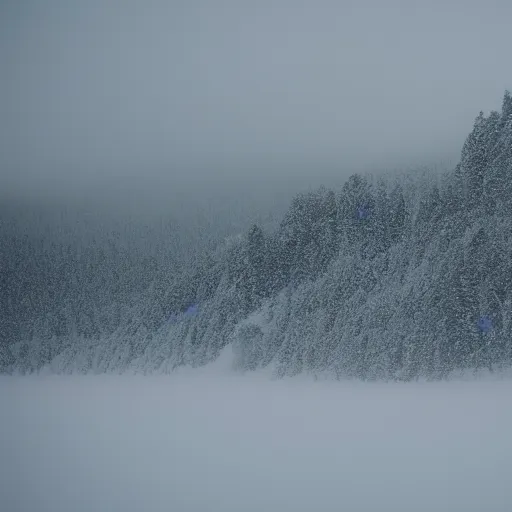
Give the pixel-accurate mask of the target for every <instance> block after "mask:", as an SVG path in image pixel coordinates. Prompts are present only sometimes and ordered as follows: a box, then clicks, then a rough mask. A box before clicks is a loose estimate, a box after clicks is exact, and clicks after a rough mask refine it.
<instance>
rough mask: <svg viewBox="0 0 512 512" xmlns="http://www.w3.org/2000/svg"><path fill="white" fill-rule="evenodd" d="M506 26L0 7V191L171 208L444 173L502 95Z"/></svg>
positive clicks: (112, 5) (496, 20) (295, 7)
mask: <svg viewBox="0 0 512 512" xmlns="http://www.w3.org/2000/svg"><path fill="white" fill-rule="evenodd" d="M511 19H512V3H510V2H509V1H488V2H474V1H462V0H459V1H456V2H453V1H452V2H449V1H448V2H447V1H443V2H440V1H433V2H428V3H427V2H414V1H408V2H397V1H388V2H385V3H383V2H380V1H376V0H374V1H371V2H360V1H358V2H355V1H354V2H350V1H342V2H291V1H290V0H289V1H287V2H283V1H281V2H272V4H268V3H260V2H244V3H241V2H236V3H235V2H224V1H217V2H207V1H195V2H171V1H169V2H157V1H145V2H134V1H123V2H120V1H119V2H114V1H112V2H108V3H107V2H104V1H99V0H93V1H89V2H72V1H69V2H61V1H57V0H48V1H45V2H37V1H28V0H26V1H21V2H18V1H4V2H2V3H1V5H0V65H1V69H2V73H1V78H0V80H1V82H0V84H1V85H0V87H1V94H0V107H1V112H2V116H1V119H0V135H1V137H0V138H1V141H0V150H1V151H0V152H1V155H0V173H1V175H0V178H1V182H2V187H1V189H2V192H3V194H4V196H5V194H6V193H7V194H8V195H9V196H11V197H19V196H20V195H21V196H23V197H34V196H40V195H44V194H49V193H50V194H51V195H52V197H63V196H65V195H69V194H75V195H76V194H78V195H87V193H90V194H91V195H94V194H97V193H98V191H99V190H103V191H105V190H112V191H117V192H118V194H117V201H121V202H122V197H123V195H126V197H130V198H132V199H133V198H134V197H135V195H134V194H139V192H140V190H141V187H142V185H143V186H144V191H145V192H144V193H143V194H142V195H140V196H139V199H140V198H143V199H142V201H145V202H147V204H151V203H152V202H154V200H155V197H159V198H160V200H161V201H165V200H166V198H167V197H168V196H167V194H168V193H170V190H174V193H175V194H176V196H175V197H178V195H179V197H180V200H181V201H182V202H183V201H187V200H188V199H190V198H192V197H193V196H194V194H199V196H198V197H200V196H201V194H200V193H199V192H198V191H200V190H201V189H202V190H203V194H208V193H212V192H211V191H212V190H214V191H216V192H215V193H217V192H219V191H223V194H226V193H229V191H230V190H232V191H233V193H235V191H238V192H236V193H239V192H240V190H242V189H243V188H245V189H248V188H251V187H253V186H254V187H255V186H256V185H258V187H259V188H258V190H261V196H263V195H264V194H265V193H266V192H268V191H269V190H273V193H275V190H279V191H284V190H290V189H293V188H295V187H300V186H302V185H303V184H304V183H306V182H312V181H313V182H314V181H315V180H317V181H319V182H320V181H322V179H323V178H322V177H323V176H327V175H329V176H333V175H336V176H342V177H346V176H348V175H349V174H350V173H352V172H353V171H354V170H375V171H379V170H382V169H390V168H398V167H400V168H405V167H408V166H418V165H431V164H433V163H439V162H443V163H448V164H451V163H452V162H453V163H455V162H456V160H457V157H458V154H459V152H460V148H461V145H462V143H463V141H464V138H465V136H466V134H467V133H468V132H469V130H470V129H471V126H472V123H473V120H474V118H475V117H476V115H477V114H478V111H479V110H480V109H482V110H484V111H488V110H491V109H497V108H499V106H500V101H501V98H502V95H503V91H504V89H506V88H507V87H508V88H510V87H511V85H512V73H511V70H510V66H508V65H507V62H508V61H509V57H510V55H509V50H510V47H511V44H512V37H511V35H510V30H509V29H510V20H511ZM278 183H279V184H280V188H279V187H278V188H277V189H275V188H274V187H275V186H276V184H278ZM318 184H320V183H318ZM130 190H131V192H129V191H130ZM176 191H179V194H177V192H176ZM107 195H108V194H107ZM144 198H145V199H144Z"/></svg>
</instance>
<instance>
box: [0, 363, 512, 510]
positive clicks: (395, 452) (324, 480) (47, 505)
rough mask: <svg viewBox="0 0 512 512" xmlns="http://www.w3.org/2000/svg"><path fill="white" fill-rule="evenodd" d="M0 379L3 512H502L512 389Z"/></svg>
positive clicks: (180, 377) (511, 506)
mask: <svg viewBox="0 0 512 512" xmlns="http://www.w3.org/2000/svg"><path fill="white" fill-rule="evenodd" d="M219 364H220V363H218V364H217V365H216V366H215V367H214V368H215V369H212V368H205V369H199V370H190V369H189V370H185V369H184V370H180V371H179V372H177V373H176V374H172V375H169V376H161V377H153V376H151V377H143V376H82V377H79V376H34V377H2V378H1V379H0V410H1V411H2V421H1V422H0V453H1V458H0V496H1V507H0V508H1V509H2V510H4V511H6V512H11V511H22V512H24V511H27V512H28V511H38V512H43V511H48V512H68V511H71V510H73V511H75V512H82V511H83V512H90V511H95V512H99V511H105V512H107V511H108V512H115V511H123V512H129V511H133V512H140V511H166V512H169V511H172V512H185V511H186V512H195V511H205V512H206V511H208V512H252V511H254V512H256V511H257V512H272V511H279V512H285V511H293V512H299V511H304V512H306V511H307V512H311V511H315V510H318V511H333V512H334V511H336V512H339V511H349V512H350V511H361V512H363V511H364V512H366V511H368V512H369V511H372V512H373V511H393V512H402V511H403V512H411V511H415V512H423V511H425V512H427V511H428V512H431V511H435V512H442V511H450V512H455V511H461V512H472V511H474V512H477V511H478V512H482V511H484V510H485V511H486V512H494V511H496V512H497V511H500V512H501V511H503V512H505V511H510V510H512V486H511V485H510V481H511V476H512V436H511V432H512V407H511V404H512V381H511V380H509V379H505V380H495V381H490V380H486V381H483V380H480V381H473V382H471V381H470V382H461V381H458V382H448V383H447V382H444V383H423V384H417V383H416V384H410V383H409V384H382V383H381V384H378V383H377V384H362V383H355V382H333V381H316V382H314V381H311V380H307V379H306V378H298V379H286V380H282V381H272V380H270V379H268V377H267V376H264V375H255V374H246V375H244V376H241V375H238V374H235V373H230V372H227V371H219Z"/></svg>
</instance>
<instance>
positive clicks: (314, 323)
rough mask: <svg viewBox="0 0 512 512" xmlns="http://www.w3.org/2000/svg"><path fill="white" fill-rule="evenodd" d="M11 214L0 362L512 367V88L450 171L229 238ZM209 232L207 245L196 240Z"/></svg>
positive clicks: (426, 370) (349, 190) (1, 240)
mask: <svg viewBox="0 0 512 512" xmlns="http://www.w3.org/2000/svg"><path fill="white" fill-rule="evenodd" d="M73 215H74V214H71V213H69V212H67V211H66V210H58V211H52V212H48V211H44V212H37V211H30V212H27V211H25V210H19V209H18V210H17V209H16V208H12V207H10V206H9V205H8V204H4V205H2V206H1V210H0V263H1V264H0V283H1V284H0V289H1V293H0V310H1V311H2V315H1V316H0V371H1V372H3V373H17V372H21V373H31V372H38V371H41V370H44V371H51V372H58V373H71V372H84V373H85V372H92V373H104V372H115V373H118V372H127V371H128V372H132V371H136V372H143V373H151V372H156V373H159V372H170V371H172V370H173V369H175V368H177V367H179V366H183V365H192V366H201V365H204V364H206V363H208V362H211V361H213V360H215V359H216V358H217V357H218V355H219V353H220V352H221V350H222V349H223V348H224V347H226V346H227V345H229V344H230V345H231V346H232V349H233V353H234V356H235V357H234V359H235V365H236V367H237V368H238V369H239V370H241V371H249V370H254V369H257V368H261V367H267V366H268V367H271V368H273V371H274V373H275V375H276V376H285V375H295V374H298V373H302V372H308V373H312V374H315V375H317V374H321V373H328V374H332V375H335V376H336V377H338V378H345V377H348V378H350V377H355V378H359V379H364V380H373V379H384V380H390V379H393V380H410V379H413V378H417V377H424V378H428V379H440V378H445V377H448V376H450V375H451V374H453V373H454V372H458V371H465V370H478V369H480V368H488V369H489V370H495V369H500V368H503V367H507V366H510V365H511V363H512V97H511V95H510V94H509V93H508V92H507V93H506V94H505V96H504V98H503V107H502V110H501V112H494V111H493V112H491V113H490V114H489V115H488V116H485V115H484V114H483V113H480V115H479V116H478V117H477V118H476V121H475V124H474V127H473V129H472V131H471V133H470V134H469V136H468V137H467V139H466V141H465V143H464V146H463V148H462V152H461V157H460V163H459V164H458V165H457V166H456V168H455V169H453V170H450V171H448V172H443V173H441V174H440V173H434V172H424V173H420V174H419V173H406V172H404V173H400V174H397V173H395V174H393V175H387V176H384V175H382V174H381V173H379V174H378V175H377V177H375V176H373V175H364V174H354V175H352V176H350V178H349V179H348V180H347V181H346V183H345V184H344V185H343V186H342V187H341V189H337V190H331V189H327V188H325V187H322V188H319V189H317V190H308V191H305V192H303V193H300V194H298V195H296V196H295V197H294V199H293V201H292V202H291V204H290V205H289V208H288V211H287V212H286V214H285V215H284V216H283V218H282V219H281V220H280V222H278V223H276V224H277V225H276V226H273V227H272V226H271V227H269V226H264V227H262V226H260V225H257V224H254V225H252V227H249V228H248V229H247V230H245V231H244V232H243V233H232V235H231V236H228V237H225V236H224V235H225V234H223V235H222V236H221V237H219V238H218V239H213V240H212V238H211V237H210V238H209V239H208V242H207V243H206V242H204V241H203V242H202V243H199V242H197V240H199V238H200V237H196V238H195V239H194V238H193V237H192V238H186V237H183V236H182V233H181V232H179V231H178V230H175V229H174V228H173V226H172V224H170V223H168V222H167V221H166V220H165V219H161V221H160V222H159V223H158V225H155V226H146V227H140V226H138V225H135V224H132V223H130V222H128V221H126V222H124V223H123V222H120V223H118V224H117V225H115V226H114V225H110V224H108V225H107V224H105V225H102V224H101V219H99V220H96V221H90V220H89V221H88V220H87V219H86V220H84V218H83V217H80V216H77V217H76V218H75V217H74V216H73ZM192 240H195V241H192Z"/></svg>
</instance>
